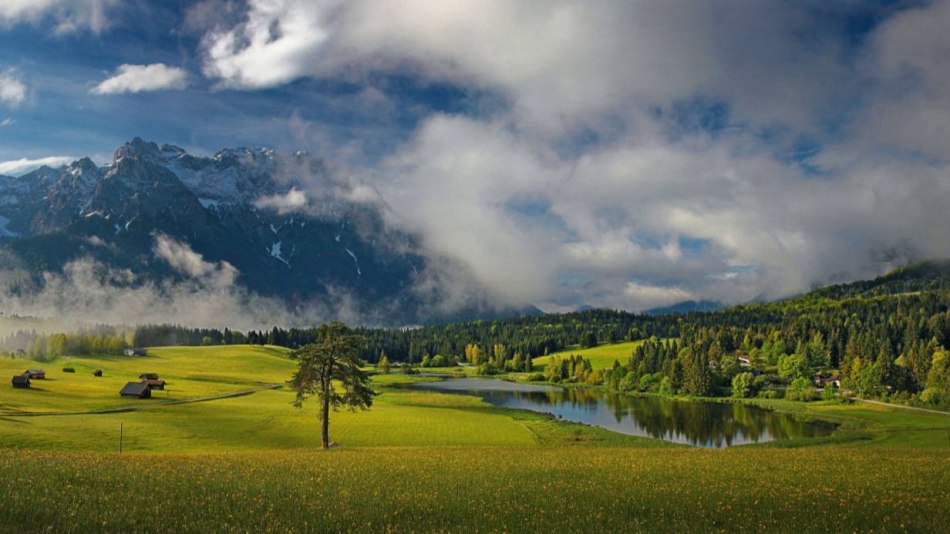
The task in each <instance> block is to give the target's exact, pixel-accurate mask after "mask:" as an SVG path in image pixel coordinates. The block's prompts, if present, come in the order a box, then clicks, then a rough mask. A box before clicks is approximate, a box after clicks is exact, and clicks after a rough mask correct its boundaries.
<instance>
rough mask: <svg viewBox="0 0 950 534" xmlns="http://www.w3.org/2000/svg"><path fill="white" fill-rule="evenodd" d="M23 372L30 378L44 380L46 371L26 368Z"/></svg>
mask: <svg viewBox="0 0 950 534" xmlns="http://www.w3.org/2000/svg"><path fill="white" fill-rule="evenodd" d="M23 374H25V375H26V376H28V377H30V380H45V379H46V371H44V370H42V369H28V370H27V371H26V372H24V373H23Z"/></svg>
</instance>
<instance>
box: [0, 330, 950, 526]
mask: <svg viewBox="0 0 950 534" xmlns="http://www.w3.org/2000/svg"><path fill="white" fill-rule="evenodd" d="M624 345H625V344H624ZM597 349H601V350H604V351H606V349H605V348H603V347H597ZM613 350H616V351H618V352H619V351H628V350H632V348H629V347H621V346H615V347H614V349H613ZM575 353H576V352H575ZM605 353H606V352H605ZM287 355H288V351H286V350H285V349H280V348H276V347H247V346H231V347H206V348H177V347H170V348H161V349H152V350H150V351H149V355H148V356H147V357H145V358H126V357H109V358H70V359H68V360H65V359H64V360H61V361H55V362H51V363H46V364H42V365H37V364H35V363H34V362H30V361H28V360H22V359H17V360H14V359H9V358H4V359H0V373H4V376H5V377H6V378H5V381H6V383H4V384H2V386H0V480H2V482H0V503H3V506H2V507H0V531H2V532H35V531H54V532H89V531H104V532H133V531H155V532H248V531H251V532H257V531H276V532H337V531H360V532H391V531H398V532H403V531H446V532H495V531H524V532H537V531H552V532H554V531H557V532H581V531H590V530H591V529H592V528H595V527H596V528H597V529H598V530H602V531H608V532H611V531H624V532H631V531H656V530H665V531H669V530H674V531H692V532H711V531H763V530H769V531H796V532H803V531H804V532H819V531H828V532H830V531H842V530H849V531H917V532H935V531H940V530H942V528H943V526H944V525H946V524H947V521H950V500H948V499H946V494H947V492H948V490H950V462H948V461H947V455H948V454H950V417H948V416H946V415H940V414H927V413H920V412H909V411H902V410H896V409H893V408H888V407H881V406H874V405H864V404H852V405H846V404H841V403H809V404H804V403H796V402H790V401H759V402H760V403H761V404H764V405H765V406H766V407H769V408H772V409H777V410H782V411H787V412H795V413H799V414H800V415H801V416H803V417H808V418H821V419H826V420H831V421H834V422H836V423H838V424H839V425H840V426H839V430H838V431H837V432H836V433H835V434H834V435H832V436H831V437H829V438H821V439H817V440H814V441H812V442H809V441H808V440H801V441H796V442H774V443H770V444H764V445H756V446H744V447H735V448H730V449H724V450H705V449H697V448H692V447H685V446H675V445H671V444H667V443H665V442H662V441H658V440H652V439H645V438H635V437H629V436H623V435H619V434H615V433H612V432H607V431H604V430H600V429H598V428H595V427H588V426H583V425H575V424H568V423H563V422H559V421H556V420H554V419H552V418H550V417H547V416H544V415H540V414H534V413H528V412H516V411H506V410H502V409H498V408H494V407H492V406H490V405H488V404H487V403H485V402H483V401H482V400H481V399H479V398H477V397H472V396H467V395H457V394H444V393H438V392H434V391H421V390H410V389H406V388H404V387H401V384H403V383H405V382H408V381H414V380H430V379H431V378H427V377H417V376H406V375H401V374H389V375H376V376H374V377H373V383H374V386H375V387H376V389H377V390H378V391H379V392H380V394H379V395H378V396H377V397H376V399H375V403H374V405H373V407H372V409H371V410H369V411H367V412H356V413H351V412H347V411H341V412H338V413H334V414H332V416H331V426H330V435H331V439H332V440H334V441H336V442H337V443H338V444H339V447H337V448H334V449H331V450H329V451H322V450H319V446H320V436H319V428H318V422H317V417H316V405H315V404H307V405H305V407H304V408H303V409H299V410H298V409H295V408H293V407H292V406H291V401H292V400H293V394H292V393H291V392H290V391H288V390H287V389H284V388H281V389H261V388H263V387H265V386H269V385H272V384H283V383H284V382H285V381H286V380H287V379H288V378H289V376H290V374H291V372H292V371H293V369H294V362H293V361H291V360H290V359H288V357H287ZM611 363H612V360H611ZM65 366H71V367H74V368H75V370H76V372H75V373H64V372H62V368H63V367H65ZM32 367H41V368H43V369H45V370H46V371H47V373H48V374H47V376H48V377H49V378H48V380H45V381H44V380H37V381H34V386H35V387H34V388H31V389H29V390H15V389H13V388H12V387H11V386H10V384H9V382H8V381H9V377H10V376H12V375H13V374H14V373H19V372H22V371H23V370H25V369H26V368H32ZM95 369H102V370H103V374H104V376H103V377H102V378H96V377H93V376H92V374H91V373H92V371H93V370H95ZM143 372H156V373H158V374H159V375H160V376H161V377H162V379H164V380H166V381H167V382H168V393H167V394H165V393H164V392H161V391H157V392H155V393H156V395H155V397H154V398H153V399H150V400H138V399H124V398H120V397H119V395H118V391H119V389H120V388H121V387H122V385H123V384H124V383H125V382H126V381H129V380H135V379H136V377H137V376H138V375H139V374H140V373H143ZM229 393H239V394H240V395H238V396H234V397H225V398H212V399H210V400H209V399H208V397H218V396H220V395H226V394H229ZM103 409H105V410H109V409H114V410H118V411H116V412H114V413H87V412H89V411H90V410H103ZM51 412H52V413H60V414H63V415H40V414H43V413H51ZM30 414H32V415H30ZM120 426H121V428H122V434H123V438H122V439H123V444H122V445H123V453H122V454H121V455H120V454H119V453H118V447H119V429H120ZM897 474H899V475H897Z"/></svg>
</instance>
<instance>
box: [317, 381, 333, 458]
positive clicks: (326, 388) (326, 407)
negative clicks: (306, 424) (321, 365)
mask: <svg viewBox="0 0 950 534" xmlns="http://www.w3.org/2000/svg"><path fill="white" fill-rule="evenodd" d="M330 387H331V381H330V378H329V377H326V378H325V379H324V382H323V406H322V407H321V408H322V410H323V417H322V418H321V419H322V420H321V421H320V423H321V426H322V427H323V429H322V430H323V448H324V449H329V448H330Z"/></svg>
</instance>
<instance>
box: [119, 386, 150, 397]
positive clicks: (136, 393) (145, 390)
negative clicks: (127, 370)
mask: <svg viewBox="0 0 950 534" xmlns="http://www.w3.org/2000/svg"><path fill="white" fill-rule="evenodd" d="M119 395H121V396H123V397H135V398H137V399H150V398H152V388H150V387H148V384H147V383H145V382H129V383H128V384H126V385H125V387H124V388H122V391H120V392H119Z"/></svg>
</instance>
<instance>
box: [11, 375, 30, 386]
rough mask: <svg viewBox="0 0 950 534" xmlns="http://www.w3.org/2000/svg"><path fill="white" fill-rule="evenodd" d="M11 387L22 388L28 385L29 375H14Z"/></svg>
mask: <svg viewBox="0 0 950 534" xmlns="http://www.w3.org/2000/svg"><path fill="white" fill-rule="evenodd" d="M13 387H15V388H24V389H25V388H28V387H30V377H29V376H27V375H25V374H23V375H16V376H14V377H13Z"/></svg>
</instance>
